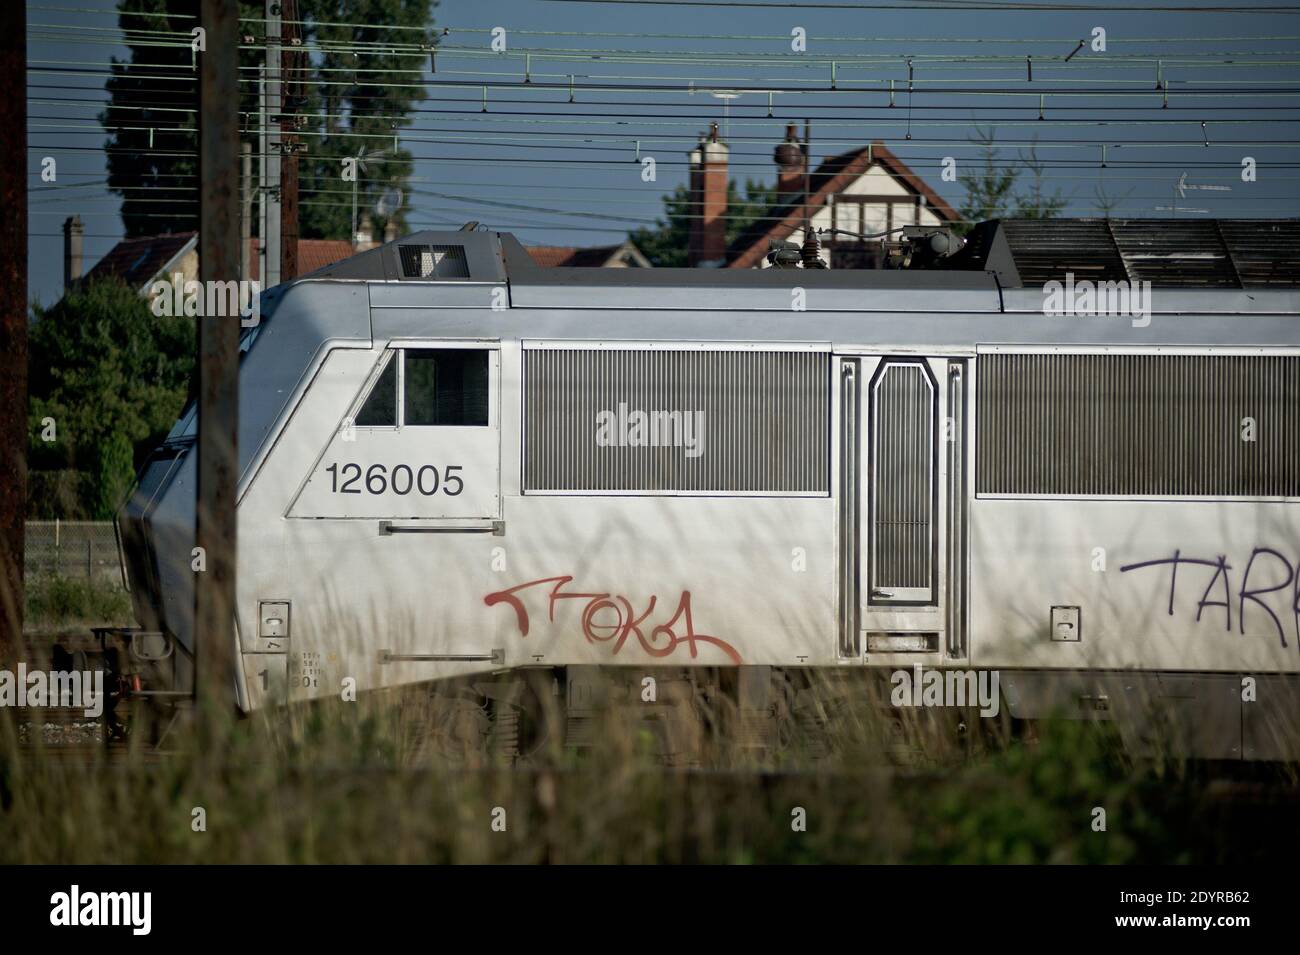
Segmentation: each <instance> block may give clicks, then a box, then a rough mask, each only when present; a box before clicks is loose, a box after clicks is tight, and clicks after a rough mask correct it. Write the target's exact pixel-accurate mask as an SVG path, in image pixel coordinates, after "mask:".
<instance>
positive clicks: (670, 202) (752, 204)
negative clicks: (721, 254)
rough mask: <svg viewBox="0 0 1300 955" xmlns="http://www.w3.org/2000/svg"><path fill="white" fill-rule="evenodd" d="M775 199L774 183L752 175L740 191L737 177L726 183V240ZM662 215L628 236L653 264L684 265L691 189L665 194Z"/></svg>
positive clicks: (675, 266) (753, 219) (689, 225)
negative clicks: (753, 178) (648, 226)
mask: <svg viewBox="0 0 1300 955" xmlns="http://www.w3.org/2000/svg"><path fill="white" fill-rule="evenodd" d="M775 201H776V187H775V186H766V185H763V184H762V183H760V182H755V181H754V180H752V179H746V180H745V192H744V195H743V196H742V195H741V192H740V190H739V188H737V186H736V181H735V180H734V179H733V180H731V181H730V182H728V183H727V213H726V236H727V244H728V245H730V244H731V243H732V242H734V241H735V240H736V239H737V238H738V237H739V236H740V234H741V233H742V232H744V231H745V230H746V229H747V228H749V226H750V225H752V224H753V223H754V222H756V221H757V220H758V219H760V218H761V217H763V216H766V215H767V214H768V212H769V211H770V210H771V208H772V206H773V204H774V203H775ZM664 215H665V218H664V219H660V220H658V222H657V224H656V226H655V227H654V228H652V229H636V230H634V231H633V232H632V233H631V235H630V238H631V239H632V241H633V242H634V243H636V246H637V248H639V249H640V250H641V252H642V253H643V254H644V255H645V257H646V258H647V259H649V260H650V263H651V264H652V265H654V266H655V267H656V268H684V267H685V266H686V259H687V251H688V247H689V243H690V235H691V192H690V189H688V188H687V187H686V186H678V187H677V188H676V189H674V190H673V191H672V193H670V194H669V195H666V196H664Z"/></svg>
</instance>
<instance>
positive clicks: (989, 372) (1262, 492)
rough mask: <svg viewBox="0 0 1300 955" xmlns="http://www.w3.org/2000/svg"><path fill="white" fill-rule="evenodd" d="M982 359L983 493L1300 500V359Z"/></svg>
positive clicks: (979, 456) (979, 472)
mask: <svg viewBox="0 0 1300 955" xmlns="http://www.w3.org/2000/svg"><path fill="white" fill-rule="evenodd" d="M978 365H979V367H978V376H977V379H978V385H977V392H978V396H977V398H978V405H977V419H978V423H977V436H976V490H977V491H978V492H979V493H981V494H1043V495H1102V496H1112V495H1141V496H1154V497H1186V496H1212V497H1231V496H1246V497H1300V356H1256V355H1242V356H1236V355H1222V356H1221V355H1016V354H994V355H982V356H980V358H979V362H978ZM1248 437H1253V440H1246V438H1248Z"/></svg>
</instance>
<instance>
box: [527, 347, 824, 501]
mask: <svg viewBox="0 0 1300 955" xmlns="http://www.w3.org/2000/svg"><path fill="white" fill-rule="evenodd" d="M525 356H526V357H525V385H524V387H525V403H524V435H525V438H524V440H525V443H524V488H525V491H534V492H536V491H575V492H581V491H586V492H596V493H599V492H602V491H605V492H626V493H646V494H655V493H672V492H686V493H750V494H816V495H825V494H828V493H829V491H830V486H829V474H830V464H829V461H830V438H829V428H830V385H829V377H828V376H829V371H830V365H829V362H830V357H829V356H828V355H826V354H824V353H817V352H777V351H709V350H689V351H687V350H678V351H667V350H657V349H656V350H633V349H628V350H597V349H531V350H528V351H527V352H525Z"/></svg>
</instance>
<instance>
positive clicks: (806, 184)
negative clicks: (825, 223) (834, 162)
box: [802, 118, 826, 269]
mask: <svg viewBox="0 0 1300 955" xmlns="http://www.w3.org/2000/svg"><path fill="white" fill-rule="evenodd" d="M802 256H803V267H804V268H805V269H824V268H826V263H825V262H823V261H822V257H821V242H819V241H818V240H817V233H815V232H813V227H812V120H810V119H807V118H805V119H804V121H803V250H802Z"/></svg>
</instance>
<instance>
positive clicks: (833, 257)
mask: <svg viewBox="0 0 1300 955" xmlns="http://www.w3.org/2000/svg"><path fill="white" fill-rule="evenodd" d="M808 146H809V144H808V143H807V142H806V141H805V142H800V141H799V138H798V136H797V135H796V132H795V126H794V125H793V124H791V125H789V126H787V127H786V136H785V140H784V141H782V142H781V143H779V144H778V145H777V147H776V149H775V152H774V158H775V160H776V166H777V169H776V173H777V177H776V189H777V198H776V201H775V202H774V203H773V205H772V207H771V208H770V209H769V210H768V212H767V214H766V215H765V216H763V217H762V218H760V219H759V220H757V221H756V222H754V223H753V224H752V225H751V226H750V227H749V228H747V229H745V231H744V232H742V233H741V234H740V235H739V236H738V237H737V238H736V239H735V240H734V241H733V242H732V243H731V244H730V245H728V244H727V242H726V213H727V182H728V174H727V157H728V152H729V150H728V147H727V144H726V143H724V142H721V141H720V140H719V139H718V127H717V124H716V123H715V124H714V125H713V127H712V129H711V131H710V133H709V134H708V135H707V136H705V137H702V138H701V140H700V143H699V145H698V146H697V147H696V148H695V149H694V150H692V151H691V153H690V161H691V162H690V190H691V196H692V201H693V205H694V208H693V210H692V211H693V213H694V214H693V216H692V219H691V236H690V243H689V247H688V248H689V251H688V261H689V263H690V264H691V265H693V266H700V267H714V268H718V267H721V268H729V269H748V268H761V267H765V266H766V265H767V260H766V256H767V253H768V251H769V249H770V247H771V243H772V242H773V241H785V242H793V243H795V244H799V245H801V244H802V243H803V238H804V229H805V227H806V226H807V225H808V224H809V223H811V226H812V228H813V229H814V230H818V229H838V230H841V231H842V232H848V233H853V236H858V235H873V234H878V233H881V232H889V231H891V230H894V229H898V228H900V227H902V226H905V225H946V224H949V223H953V222H957V221H958V220H959V218H960V217H959V216H958V214H957V212H956V211H955V210H954V209H953V208H952V207H951V206H950V205H948V203H947V202H945V201H944V200H943V198H942V197H940V196H939V194H938V193H936V192H935V191H934V190H933V189H932V188H931V187H930V186H929V185H928V184H927V183H926V182H925V181H924V180H923V179H922V178H921V177H920V176H918V175H917V174H916V173H915V172H913V171H912V170H911V169H909V168H908V167H907V165H906V164H905V163H904V162H903V161H902V160H901V159H899V158H898V157H897V156H895V155H894V154H893V153H892V152H890V151H889V150H888V149H887V148H886V147H885V146H884V145H883V144H881V143H880V142H873V143H870V144H868V145H866V146H862V147H859V148H857V149H853V150H850V151H848V152H845V153H840V154H839V155H836V156H828V157H827V158H825V159H823V160H822V162H821V164H820V165H818V166H817V168H816V169H813V170H811V171H809V170H808V165H809V148H808ZM853 236H845V235H835V234H829V235H823V236H820V237H819V238H820V241H821V245H822V259H823V260H824V261H828V262H829V264H830V266H831V267H832V268H879V267H880V266H881V264H882V261H883V257H884V247H883V244H882V242H881V241H880V240H879V239H859V238H855V237H853Z"/></svg>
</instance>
